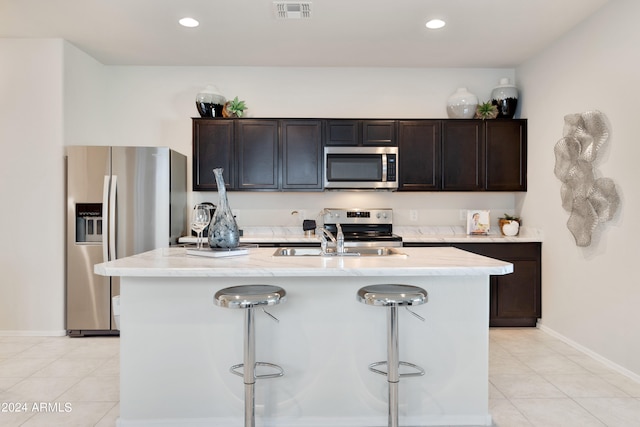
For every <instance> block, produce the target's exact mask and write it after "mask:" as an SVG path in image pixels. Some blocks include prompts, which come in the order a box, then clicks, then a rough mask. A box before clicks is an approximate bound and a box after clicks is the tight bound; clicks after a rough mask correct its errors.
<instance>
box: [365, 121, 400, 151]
mask: <svg viewBox="0 0 640 427" xmlns="http://www.w3.org/2000/svg"><path fill="white" fill-rule="evenodd" d="M362 145H367V146H374V147H379V146H386V145H390V146H396V145H397V142H396V121H395V120H363V121H362Z"/></svg>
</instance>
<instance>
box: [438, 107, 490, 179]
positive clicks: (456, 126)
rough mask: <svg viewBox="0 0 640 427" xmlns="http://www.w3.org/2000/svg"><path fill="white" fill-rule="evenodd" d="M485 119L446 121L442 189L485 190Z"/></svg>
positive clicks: (443, 131)
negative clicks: (483, 127)
mask: <svg viewBox="0 0 640 427" xmlns="http://www.w3.org/2000/svg"><path fill="white" fill-rule="evenodd" d="M482 126H483V121H481V120H459V119H458V120H443V122H442V189H443V190H445V191H477V190H482V189H483V188H484V175H483V172H484V132H483V129H482Z"/></svg>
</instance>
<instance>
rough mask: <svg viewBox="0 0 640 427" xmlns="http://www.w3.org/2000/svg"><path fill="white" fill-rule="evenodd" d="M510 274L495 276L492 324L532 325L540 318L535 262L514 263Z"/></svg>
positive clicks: (518, 261) (536, 265) (514, 261)
mask: <svg viewBox="0 0 640 427" xmlns="http://www.w3.org/2000/svg"><path fill="white" fill-rule="evenodd" d="M510 262H512V263H513V273H511V274H507V275H505V276H496V277H495V279H496V282H495V283H496V284H495V293H494V295H493V297H492V300H493V301H494V304H495V306H494V310H495V311H494V313H492V314H493V315H492V319H491V320H492V322H491V323H492V324H494V325H496V326H502V325H504V326H507V325H513V323H514V322H518V324H517V326H535V323H536V321H537V318H538V317H540V315H541V313H540V287H539V286H538V284H539V283H540V282H539V278H538V263H537V262H536V261H535V260H513V261H510ZM501 323H502V325H501Z"/></svg>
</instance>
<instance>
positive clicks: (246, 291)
mask: <svg viewBox="0 0 640 427" xmlns="http://www.w3.org/2000/svg"><path fill="white" fill-rule="evenodd" d="M284 301H286V292H285V290H284V289H282V288H280V287H278V286H270V285H244V286H234V287H230V288H225V289H222V290H220V291H218V292H216V294H215V296H214V303H215V304H216V305H218V306H220V307H227V308H239V309H244V310H245V318H244V352H243V353H244V355H243V363H240V364H237V365H233V366H232V367H231V368H229V370H230V371H231V373H232V374H234V375H237V376H240V377H242V378H243V382H244V425H245V427H255V423H256V420H255V383H256V379H267V378H277V377H281V376H283V375H284V369H282V367H280V366H278V365H275V364H273V363H267V362H256V338H255V320H254V316H255V313H254V310H255V307H256V306H260V305H267V306H269V305H276V304H280V303H281V302H284ZM265 313H267V312H266V311H265ZM267 314H268V315H269V316H270V317H272V318H273V319H275V320H276V321H277V320H278V319H276V318H275V317H274V316H273V315H271V314H269V313H267ZM256 366H265V367H268V368H270V369H272V370H273V372H272V373H267V374H260V375H256ZM246 367H252V368H249V369H247V368H246ZM240 368H242V372H240V371H239V369H240Z"/></svg>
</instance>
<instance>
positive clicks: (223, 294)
mask: <svg viewBox="0 0 640 427" xmlns="http://www.w3.org/2000/svg"><path fill="white" fill-rule="evenodd" d="M286 300H287V292H286V291H285V290H284V289H282V288H281V287H280V286H273V285H241V286H231V287H229V288H224V289H221V290H219V291H218V292H216V294H215V296H214V297H213V302H214V303H215V305H217V306H219V307H225V308H249V307H255V306H259V305H266V306H270V305H276V304H280V303H281V302H285V301H286Z"/></svg>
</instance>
